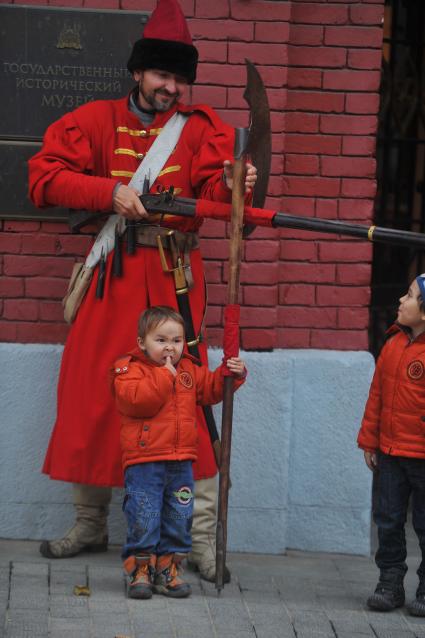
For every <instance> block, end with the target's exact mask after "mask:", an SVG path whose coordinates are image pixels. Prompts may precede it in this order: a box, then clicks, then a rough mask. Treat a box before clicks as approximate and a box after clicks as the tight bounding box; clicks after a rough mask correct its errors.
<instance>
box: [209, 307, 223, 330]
mask: <svg viewBox="0 0 425 638" xmlns="http://www.w3.org/2000/svg"><path fill="white" fill-rule="evenodd" d="M206 321H207V325H209V326H217V325H219V326H221V325H222V324H223V322H222V308H221V306H208V307H207V314H206Z"/></svg>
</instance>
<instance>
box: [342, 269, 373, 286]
mask: <svg viewBox="0 0 425 638" xmlns="http://www.w3.org/2000/svg"><path fill="white" fill-rule="evenodd" d="M336 273H337V278H336V280H337V282H338V283H339V284H344V285H351V286H369V285H370V283H371V275H372V267H371V265H370V264H338V265H337V267H336Z"/></svg>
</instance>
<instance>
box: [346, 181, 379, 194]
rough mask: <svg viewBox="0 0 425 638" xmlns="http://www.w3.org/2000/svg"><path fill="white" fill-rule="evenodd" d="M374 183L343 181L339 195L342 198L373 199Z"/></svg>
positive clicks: (374, 192)
mask: <svg viewBox="0 0 425 638" xmlns="http://www.w3.org/2000/svg"><path fill="white" fill-rule="evenodd" d="M375 194H376V181H375V180H372V179H348V178H346V179H343V180H342V183H341V195H343V196H344V197H375Z"/></svg>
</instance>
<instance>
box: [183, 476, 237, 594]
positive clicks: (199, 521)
mask: <svg viewBox="0 0 425 638" xmlns="http://www.w3.org/2000/svg"><path fill="white" fill-rule="evenodd" d="M216 525H217V478H216V477H213V478H209V479H201V480H200V481H195V500H194V505H193V523H192V551H191V552H190V554H189V556H188V565H189V566H190V567H192V568H193V569H196V570H198V571H199V573H200V575H201V578H203V579H204V580H208V581H209V582H211V583H214V582H215V547H216V543H215V530H216ZM224 582H225V583H228V582H230V572H229V570H228V569H227V567H225V569H224Z"/></svg>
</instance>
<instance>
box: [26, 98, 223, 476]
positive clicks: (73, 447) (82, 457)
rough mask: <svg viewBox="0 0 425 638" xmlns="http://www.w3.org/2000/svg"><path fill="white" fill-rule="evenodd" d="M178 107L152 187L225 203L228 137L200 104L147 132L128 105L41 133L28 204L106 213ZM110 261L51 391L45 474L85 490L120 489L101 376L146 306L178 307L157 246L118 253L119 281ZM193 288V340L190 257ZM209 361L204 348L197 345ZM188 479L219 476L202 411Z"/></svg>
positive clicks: (185, 225)
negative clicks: (180, 122) (178, 128)
mask: <svg viewBox="0 0 425 638" xmlns="http://www.w3.org/2000/svg"><path fill="white" fill-rule="evenodd" d="M176 109H178V110H180V111H183V112H189V113H193V114H192V115H191V117H190V118H189V120H188V122H187V123H186V125H185V127H184V129H183V132H182V135H181V137H180V140H179V142H178V144H177V146H176V148H175V150H174V151H173V153H172V154H171V155H170V157H169V159H168V161H167V163H166V164H165V166H164V168H163V170H162V171H161V173H160V175H159V177H158V179H157V181H156V182H155V185H154V186H153V188H152V189H151V190H152V192H155V191H156V187H157V185H158V184H161V185H163V186H164V187H169V186H170V185H173V186H174V187H175V191H176V192H177V194H179V195H181V196H182V197H203V198H206V199H212V200H217V201H230V198H231V194H230V191H229V189H227V187H226V186H225V185H224V184H223V182H222V179H221V175H222V166H223V161H224V160H225V159H231V157H232V156H233V143H234V131H233V129H232V128H231V127H229V126H227V125H225V124H224V123H223V122H221V120H220V119H219V118H218V116H217V115H216V114H215V113H214V112H213V111H212V110H211V109H210V108H209V107H207V106H204V105H199V106H196V107H186V106H183V105H180V104H179V105H178V106H176V107H175V108H173V109H171V110H170V111H168V112H167V113H159V114H157V115H156V117H155V119H154V121H153V122H152V124H151V125H149V126H145V127H144V126H142V125H141V123H140V121H139V119H138V118H137V117H136V116H135V115H133V114H132V113H130V112H129V110H128V108H127V98H124V99H121V100H110V101H98V102H91V103H88V104H86V105H84V106H82V107H80V108H79V109H77V110H76V111H74V112H73V113H69V114H67V115H65V116H63V117H62V118H61V119H60V120H58V121H57V122H55V123H54V124H52V125H51V126H50V127H49V128H48V130H47V131H46V134H45V138H44V144H43V147H42V149H41V151H40V152H39V153H37V155H35V156H34V157H33V158H32V159H31V160H30V162H29V168H30V176H29V185H30V186H29V189H30V196H31V198H32V200H33V202H34V203H35V204H36V205H37V206H49V205H61V206H64V207H70V208H86V209H88V210H93V211H109V210H110V209H111V202H112V192H113V189H114V186H115V184H116V183H117V182H122V183H128V182H129V181H130V179H131V177H132V175H133V173H134V172H135V171H136V169H137V166H138V165H139V163H140V160H141V159H142V158H143V156H144V154H145V153H146V152H147V150H148V149H149V147H150V145H151V144H152V143H153V141H154V140H155V138H156V136H157V135H158V134H159V132H160V130H161V127H162V126H163V125H164V124H165V122H166V121H167V120H168V119H169V118H170V117H171V115H173V113H174V112H175V110H176ZM200 223H201V221H200V220H199V219H196V220H192V219H184V218H176V217H171V216H166V217H165V219H164V220H163V221H162V225H164V226H167V227H172V228H178V229H179V230H183V231H194V230H196V229H197V228H198V227H199V225H200ZM111 262H112V253H111V254H110V255H109V257H108V260H107V270H106V277H105V291H104V297H103V299H101V300H99V299H96V297H95V288H96V282H97V272H95V274H94V278H93V281H92V284H91V287H90V289H89V290H88V293H87V295H86V297H85V299H84V301H83V303H82V305H81V307H80V310H79V312H78V315H77V318H76V320H75V322H74V324H73V325H72V327H71V330H70V333H69V336H68V339H67V342H66V345H65V349H64V354H63V358H62V365H61V371H60V377H59V384H58V406H57V419H56V423H55V427H54V430H53V433H52V436H51V439H50V443H49V448H48V450H47V455H46V459H45V462H44V467H43V471H44V472H45V473H47V474H49V475H50V477H51V478H53V479H60V480H64V481H72V482H80V483H86V484H91V485H105V486H106V485H112V486H114V485H121V484H122V469H121V459H120V443H119V418H118V415H117V413H116V410H115V407H114V403H113V399H112V396H111V392H110V388H109V384H108V370H109V368H110V367H111V365H112V364H113V362H114V361H115V360H116V359H117V357H119V356H121V355H122V354H123V353H125V352H128V351H129V350H131V349H132V348H133V347H134V345H135V340H136V333H137V319H138V317H139V315H140V313H141V312H142V311H143V310H144V309H145V308H146V307H147V306H152V305H157V304H161V305H170V306H173V307H175V308H177V304H176V296H175V290H174V283H173V276H172V275H171V274H168V273H164V272H163V270H162V267H161V263H160V260H159V254H158V251H157V250H156V249H155V248H147V247H138V248H137V251H136V254H135V255H127V254H126V251H125V249H123V276H122V277H120V278H118V277H114V276H112V275H111ZM191 264H192V271H193V276H194V280H195V285H194V287H193V289H192V290H191V291H190V293H189V295H190V305H191V309H192V315H193V322H194V327H195V331H196V333H198V332H199V331H200V327H201V323H202V319H203V314H204V309H205V293H204V273H203V265H202V259H201V255H200V252H199V250H194V251H192V253H191ZM200 351H201V357H202V359H203V362H204V363H206V357H207V355H206V346H205V345H204V344H200ZM198 421H199V424H198V425H199V438H200V443H199V456H198V461H197V463H196V464H195V466H194V471H195V478H208V477H211V476H214V474H215V473H216V471H217V468H216V465H215V461H214V456H213V452H212V447H211V444H210V441H209V435H208V431H207V428H206V425H205V421H204V417H203V414H202V412H201V411H199V413H198Z"/></svg>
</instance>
